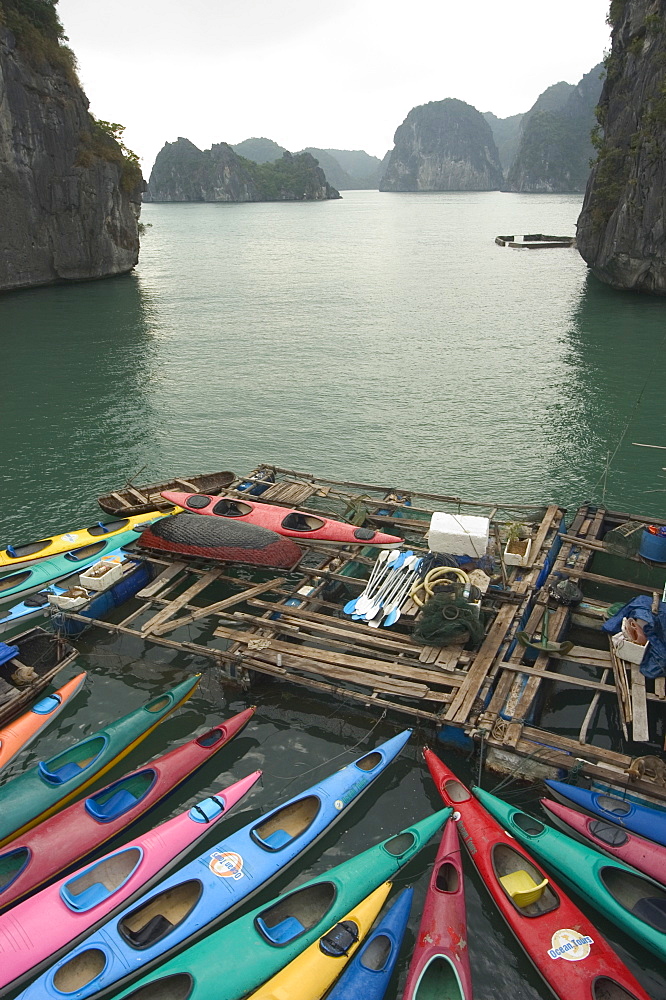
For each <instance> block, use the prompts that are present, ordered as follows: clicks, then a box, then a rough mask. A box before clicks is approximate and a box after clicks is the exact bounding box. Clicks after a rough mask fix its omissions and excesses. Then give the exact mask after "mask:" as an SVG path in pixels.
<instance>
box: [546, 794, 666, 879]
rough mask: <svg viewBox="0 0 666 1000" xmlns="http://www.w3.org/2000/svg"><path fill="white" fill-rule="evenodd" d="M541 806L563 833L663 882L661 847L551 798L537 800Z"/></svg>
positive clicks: (665, 851) (665, 856) (665, 868)
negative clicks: (553, 818)
mask: <svg viewBox="0 0 666 1000" xmlns="http://www.w3.org/2000/svg"><path fill="white" fill-rule="evenodd" d="M541 805H542V806H543V807H544V809H547V810H548V812H550V813H552V814H553V816H555V817H556V818H557V819H559V820H560V822H562V823H564V824H565V825H566V826H567V828H568V829H567V830H566V831H565V832H566V833H568V832H569V829H571V830H574V831H575V832H576V833H577V834H579V835H580V836H581V837H584V838H585V840H586V841H589V842H590V843H591V844H593V845H594V846H595V847H596V849H597V850H598V851H602V852H603V853H604V854H608V855H610V856H611V857H612V858H619V860H620V861H624V863H625V865H629V866H630V867H631V868H636V869H638V871H639V872H643V874H644V875H648V876H649V877H650V878H653V879H654V880H655V882H661V883H662V884H664V883H665V882H666V848H665V847H662V845H661V844H655V843H654V841H652V840H645V839H644V838H643V837H639V836H638V834H636V833H630V832H629V831H628V830H622V829H621V828H620V827H619V826H615V824H614V823H608V822H607V821H606V820H605V819H595V817H594V816H588V815H587V814H586V813H580V812H578V811H577V810H576V809H570V808H569V807H568V806H563V805H562V804H561V803H560V802H553V800H552V799H541Z"/></svg>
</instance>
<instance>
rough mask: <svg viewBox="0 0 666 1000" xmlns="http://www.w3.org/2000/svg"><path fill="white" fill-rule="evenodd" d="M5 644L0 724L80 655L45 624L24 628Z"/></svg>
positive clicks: (0, 674)
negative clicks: (44, 626)
mask: <svg viewBox="0 0 666 1000" xmlns="http://www.w3.org/2000/svg"><path fill="white" fill-rule="evenodd" d="M6 645H7V646H8V647H9V648H8V649H6V650H5V652H6V654H7V657H6V658H5V657H4V656H3V655H0V726H5V725H7V723H8V722H11V720H12V719H15V718H16V716H17V715H19V714H20V713H21V712H22V711H23V710H24V709H26V708H27V707H28V705H30V703H31V702H32V701H34V700H35V698H36V697H37V695H39V694H41V692H42V691H43V690H44V689H45V688H47V687H48V686H49V684H50V683H51V681H52V680H53V678H54V677H55V675H56V674H57V673H58V672H59V671H60V670H62V669H63V667H66V666H68V664H70V663H72V662H73V661H74V660H75V659H76V657H77V656H78V655H79V654H78V652H77V650H75V649H74V647H73V646H71V645H70V644H69V643H68V642H65V640H64V639H60V638H58V637H57V636H55V635H53V634H52V633H50V632H45V631H44V629H43V628H31V629H29V630H28V631H27V632H22V633H21V635H17V636H14V638H13V639H12V640H11V643H7V644H6ZM1 648H2V644H0V649H1ZM14 649H16V652H14ZM10 654H11V655H10Z"/></svg>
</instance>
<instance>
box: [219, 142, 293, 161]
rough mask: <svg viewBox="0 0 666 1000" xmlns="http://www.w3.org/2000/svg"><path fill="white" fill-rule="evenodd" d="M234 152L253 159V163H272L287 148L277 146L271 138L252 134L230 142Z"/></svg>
mask: <svg viewBox="0 0 666 1000" xmlns="http://www.w3.org/2000/svg"><path fill="white" fill-rule="evenodd" d="M231 148H232V149H233V151H234V153H238V155H239V156H242V157H244V158H245V159H246V160H254V162H255V163H274V162H275V160H279V159H280V157H281V156H282V155H283V154H284V153H288V152H289V150H288V149H285V147H284V146H279V145H278V143H277V142H274V141H273V139H266V138H265V137H263V136H262V137H261V138H260V139H258V138H257V137H256V136H253V137H252V138H251V139H243V141H242V142H235V143H232V144H231Z"/></svg>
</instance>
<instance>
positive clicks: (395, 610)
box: [382, 559, 421, 628]
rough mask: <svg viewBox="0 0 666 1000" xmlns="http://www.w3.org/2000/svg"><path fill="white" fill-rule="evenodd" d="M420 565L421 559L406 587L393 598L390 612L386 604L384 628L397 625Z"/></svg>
mask: <svg viewBox="0 0 666 1000" xmlns="http://www.w3.org/2000/svg"><path fill="white" fill-rule="evenodd" d="M420 566H421V560H420V559H419V561H418V562H417V564H416V566H415V567H414V571H413V572H412V574H411V576H410V579H409V580H408V581H407V584H406V587H405V588H404V589H403V590H402V591H401V593H400V594H399V595H398V596H397V597H395V598H394V599H393V601H392V602H391V605H390V607H389V609H388V612H387V608H386V606H385V607H384V614H385V618H384V621H383V622H382V626H383V627H384V628H390V627H391V625H395V623H396V622H397V621H398V619H399V618H400V615H401V613H402V611H401V609H402V606H403V604H404V603H405V600H406V598H407V597H408V596H409V593H410V591H411V589H412V586H413V585H414V581H415V580H416V578H417V576H418V572H419V568H420Z"/></svg>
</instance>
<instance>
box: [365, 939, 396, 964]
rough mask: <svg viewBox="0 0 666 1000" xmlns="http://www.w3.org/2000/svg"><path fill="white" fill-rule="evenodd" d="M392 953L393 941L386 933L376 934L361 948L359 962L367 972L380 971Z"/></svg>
mask: <svg viewBox="0 0 666 1000" xmlns="http://www.w3.org/2000/svg"><path fill="white" fill-rule="evenodd" d="M392 953H393V942H392V941H391V938H390V937H389V936H388V934H376V935H375V936H374V937H373V938H372V940H371V941H368V943H367V945H366V946H365V948H364V949H363V954H362V955H361V957H360V963H361V965H362V966H363V968H364V969H368V971H369V972H382V971H383V970H384V969H385V968H386V966H387V965H388V962H389V960H390V958H391V954H392Z"/></svg>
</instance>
